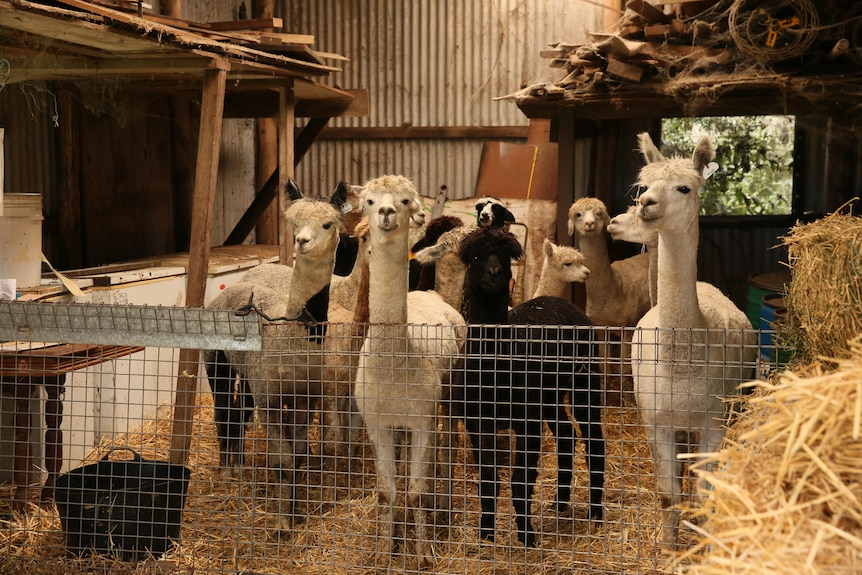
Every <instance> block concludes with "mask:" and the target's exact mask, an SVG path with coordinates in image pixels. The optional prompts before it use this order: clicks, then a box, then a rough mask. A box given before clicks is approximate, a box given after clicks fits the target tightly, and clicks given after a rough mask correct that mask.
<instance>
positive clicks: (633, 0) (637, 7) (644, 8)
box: [626, 0, 671, 24]
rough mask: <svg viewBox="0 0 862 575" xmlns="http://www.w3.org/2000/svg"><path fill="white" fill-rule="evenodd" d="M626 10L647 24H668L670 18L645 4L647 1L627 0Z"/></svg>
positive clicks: (650, 5) (647, 3)
mask: <svg viewBox="0 0 862 575" xmlns="http://www.w3.org/2000/svg"><path fill="white" fill-rule="evenodd" d="M626 8H628V9H629V10H632V11H634V12H636V13H637V14H638V15H640V17H641V18H643V19H644V20H645V21H646V22H647V23H649V24H670V21H671V17H670V16H668V15H667V14H665V13H664V12H662V11H661V10H659V9H658V8H656V7H655V6H653V5H652V4H650V3H649V2H647V0H628V2H626Z"/></svg>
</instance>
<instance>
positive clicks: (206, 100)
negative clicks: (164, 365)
mask: <svg viewBox="0 0 862 575" xmlns="http://www.w3.org/2000/svg"><path fill="white" fill-rule="evenodd" d="M229 68H230V64H229V63H228V62H227V61H226V60H220V59H214V60H213V63H212V67H211V68H209V69H207V70H205V71H204V85H203V97H202V101H201V126H200V133H199V135H198V157H197V164H196V167H195V188H194V197H193V198H192V206H193V211H192V214H193V215H192V233H191V245H190V246H189V266H188V271H187V276H186V306H189V307H203V305H204V295H205V292H206V280H207V268H208V266H209V257H210V244H211V236H212V223H213V203H214V198H215V189H216V178H217V176H218V162H219V152H220V150H221V132H222V114H223V112H224V93H225V81H226V80H227V71H228V69H229ZM199 355H200V354H199V352H198V350H197V349H181V350H180V358H179V368H178V376H177V391H176V397H175V398H174V425H173V433H172V436H171V454H170V460H171V462H172V463H180V464H185V462H186V461H187V459H188V452H189V445H190V444H191V437H192V436H191V430H192V419H193V417H194V404H195V393H196V391H197V371H198V359H199Z"/></svg>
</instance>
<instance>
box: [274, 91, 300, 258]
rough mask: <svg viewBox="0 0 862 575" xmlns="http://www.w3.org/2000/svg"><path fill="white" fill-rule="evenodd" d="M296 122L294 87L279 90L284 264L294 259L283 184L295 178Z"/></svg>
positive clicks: (288, 203) (281, 237)
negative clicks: (294, 130)
mask: <svg viewBox="0 0 862 575" xmlns="http://www.w3.org/2000/svg"><path fill="white" fill-rule="evenodd" d="M295 120H296V116H295V109H294V97H293V86H292V85H291V86H289V87H286V88H282V89H281V90H279V112H278V172H279V179H280V180H281V182H280V185H279V186H278V212H279V229H280V232H281V233H280V234H279V238H278V246H279V249H278V256H279V261H280V262H281V263H282V264H286V265H287V264H290V263H291V260H292V259H293V228H291V227H289V226H288V225H287V222H286V221H285V220H284V210H285V209H287V206H289V205H290V197H289V196H288V195H287V190H286V189H285V187H284V184H283V182H285V181H287V179H288V178H292V177H293V176H294V173H295V172H294V145H293V144H294V141H293V138H294V136H293V129H294V122H295Z"/></svg>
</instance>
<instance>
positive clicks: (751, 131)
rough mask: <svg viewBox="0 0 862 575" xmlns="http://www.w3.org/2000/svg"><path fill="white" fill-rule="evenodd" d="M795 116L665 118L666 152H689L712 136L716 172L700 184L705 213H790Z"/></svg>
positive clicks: (663, 137) (687, 153)
mask: <svg viewBox="0 0 862 575" xmlns="http://www.w3.org/2000/svg"><path fill="white" fill-rule="evenodd" d="M794 127H795V121H794V118H793V117H792V116H716V117H703V118H665V119H664V120H663V121H662V138H661V139H662V153H663V154H664V155H665V156H672V155H677V156H683V157H688V156H689V155H690V154H691V150H692V149H694V146H695V144H696V143H697V141H698V140H699V139H700V138H701V137H703V136H704V135H706V136H709V139H710V141H711V142H712V145H713V147H714V148H715V153H716V156H715V161H716V162H717V163H718V166H719V168H718V171H716V172H715V173H714V174H713V175H712V176H711V177H710V178H709V179H708V180H707V183H706V185H704V187H703V188H702V189H701V192H700V195H701V208H700V209H701V215H704V216H717V215H737V216H763V215H786V214H791V213H792V207H793V206H792V198H793V142H794Z"/></svg>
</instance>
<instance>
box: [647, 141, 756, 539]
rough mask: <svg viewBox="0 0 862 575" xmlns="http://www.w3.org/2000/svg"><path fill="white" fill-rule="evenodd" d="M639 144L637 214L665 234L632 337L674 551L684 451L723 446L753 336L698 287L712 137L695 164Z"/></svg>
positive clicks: (740, 316)
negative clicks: (730, 403) (653, 285)
mask: <svg viewBox="0 0 862 575" xmlns="http://www.w3.org/2000/svg"><path fill="white" fill-rule="evenodd" d="M638 140H639V143H640V149H641V152H642V153H643V155H644V158H645V159H646V161H647V164H646V165H645V166H644V167H643V168H642V169H641V171H640V174H639V177H638V183H639V184H640V186H641V189H643V190H645V191H644V192H643V193H641V194H640V196H639V198H638V204H637V216H638V218H639V219H640V225H641V226H642V227H643V228H644V229H645V230H652V229H654V230H657V231H658V268H657V271H658V274H657V275H658V277H657V283H658V302H657V305H656V306H655V307H654V308H652V309H651V310H650V311H649V312H648V313H647V314H646V315H645V316H644V317H643V318H642V319H641V321H640V322H638V325H637V329H636V330H635V332H634V337H633V339H632V351H631V358H632V372H633V376H634V382H635V394H636V397H637V404H638V411H639V414H640V418H641V422H642V423H643V425H644V427H645V430H646V433H647V436H648V438H649V439H650V440H651V441H652V449H653V456H654V458H655V474H656V492H657V493H658V495H659V497H660V499H661V503H662V506H663V507H664V509H663V511H662V513H661V520H660V531H659V538H660V540H661V541H662V542H664V543H667V544H672V545H675V544H676V538H677V531H678V527H679V519H680V510H679V509H678V508H674V506H676V505H677V504H678V503H679V502H680V501H681V498H682V479H681V474H682V462H681V461H680V460H679V459H678V458H677V455H678V446H679V445H680V444H688V445H695V446H697V450H698V451H699V452H700V453H707V452H713V451H716V450H717V449H718V448H719V445H720V443H721V441H722V438H723V437H724V429H723V425H724V422H725V418H726V413H727V409H726V404H725V403H724V402H723V401H722V398H724V397H726V396H729V395H731V394H733V393H734V390H735V388H736V386H737V385H738V384H739V383H740V382H741V381H743V380H744V379H745V378H747V377H750V375H751V373H752V371H753V369H752V368H751V366H752V363H751V362H752V361H753V360H754V355H755V338H754V334H753V332H751V331H750V328H751V324H750V323H749V322H748V319H747V317H746V315H745V314H744V313H743V312H742V311H740V310H739V309H738V308H737V307H736V306H735V305H734V304H733V302H731V301H730V300H729V299H727V298H726V297H725V296H723V295H721V294H720V292H718V290H715V291H712V292H703V294H704V295H702V290H700V289H698V287H697V285H698V284H697V246H698V232H699V230H698V220H699V218H698V213H699V210H700V198H699V197H698V190H699V188H700V187H701V185H703V182H704V178H703V176H702V173H703V168H704V166H706V165H707V164H708V163H709V162H710V160H712V157H713V151H712V146H711V144H710V143H709V140H708V139H707V138H703V139H702V140H701V141H700V142H699V143H698V145H697V147H696V148H695V150H694V154H693V155H692V159H691V160H687V159H682V158H670V159H665V158H664V157H663V156H662V155H661V153H660V152H659V150H658V149H657V148H656V147H655V145H654V144H653V143H652V140H651V139H650V138H649V135H648V134H645V133H644V134H641V135H639V136H638ZM707 294H708V295H707ZM704 296H705V297H704ZM707 330H709V331H707ZM745 330H749V331H745Z"/></svg>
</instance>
